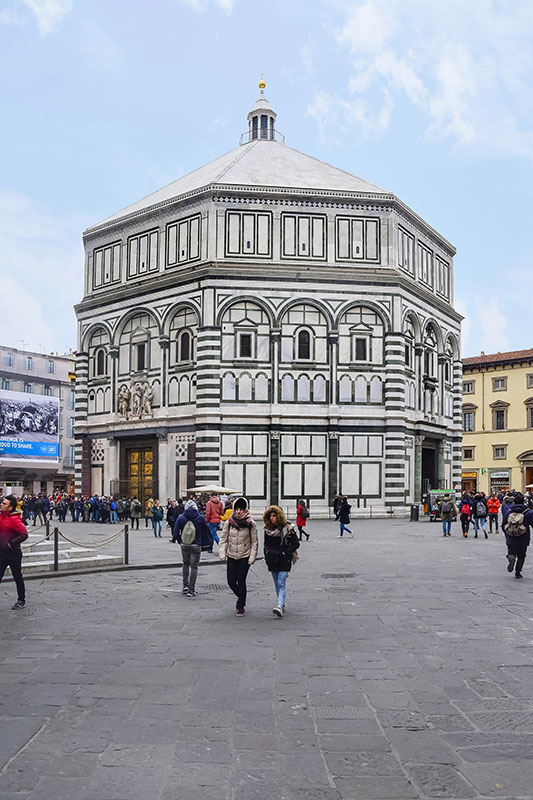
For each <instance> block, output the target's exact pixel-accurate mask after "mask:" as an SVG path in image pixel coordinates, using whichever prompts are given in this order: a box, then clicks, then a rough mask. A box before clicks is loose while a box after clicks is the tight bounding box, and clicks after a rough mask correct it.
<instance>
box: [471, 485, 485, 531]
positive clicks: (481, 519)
mask: <svg viewBox="0 0 533 800" xmlns="http://www.w3.org/2000/svg"><path fill="white" fill-rule="evenodd" d="M487 515H488V508H487V501H486V499H485V495H484V494H483V492H478V494H476V495H475V497H474V504H473V507H472V517H473V518H474V531H475V533H474V539H477V538H478V536H477V532H478V530H479V529H480V528H481V530H482V531H483V533H484V534H485V539H488V538H489V537H488V534H487V531H486V530H485V523H486V521H487Z"/></svg>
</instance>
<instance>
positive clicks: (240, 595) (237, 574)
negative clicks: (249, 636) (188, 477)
mask: <svg viewBox="0 0 533 800" xmlns="http://www.w3.org/2000/svg"><path fill="white" fill-rule="evenodd" d="M207 505H209V503H208V504H207ZM218 555H219V557H220V558H221V560H222V561H225V562H226V570H227V579H228V586H229V588H230V589H231V591H232V592H233V594H234V595H235V596H236V597H237V602H236V603H235V611H236V614H237V616H238V617H243V616H244V615H245V613H246V576H247V575H248V570H249V569H250V567H251V566H252V564H253V563H254V562H255V560H256V558H257V526H256V524H255V522H254V521H253V519H252V517H251V515H250V510H249V508H248V501H247V500H246V498H245V497H238V498H237V500H235V502H234V504H233V513H232V514H231V516H230V517H229V518H228V519H227V520H226V522H225V523H224V527H223V528H222V533H221V535H220V543H219V548H218Z"/></svg>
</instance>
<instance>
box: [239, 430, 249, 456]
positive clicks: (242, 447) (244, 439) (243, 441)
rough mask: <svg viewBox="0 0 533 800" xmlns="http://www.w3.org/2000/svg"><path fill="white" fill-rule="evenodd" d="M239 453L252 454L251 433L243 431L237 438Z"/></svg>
mask: <svg viewBox="0 0 533 800" xmlns="http://www.w3.org/2000/svg"><path fill="white" fill-rule="evenodd" d="M237 453H238V454H239V455H240V456H251V455H252V436H251V434H250V433H242V434H240V436H239V438H238V439H237Z"/></svg>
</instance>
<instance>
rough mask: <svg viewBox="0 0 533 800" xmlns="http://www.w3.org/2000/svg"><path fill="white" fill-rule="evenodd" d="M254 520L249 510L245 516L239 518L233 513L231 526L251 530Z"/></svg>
mask: <svg viewBox="0 0 533 800" xmlns="http://www.w3.org/2000/svg"><path fill="white" fill-rule="evenodd" d="M252 522H253V519H252V518H251V516H250V512H249V510H248V509H246V511H245V512H244V516H242V517H240V518H237V517H236V516H235V513H232V514H231V516H230V518H229V524H230V526H231V527H232V528H251V527H252Z"/></svg>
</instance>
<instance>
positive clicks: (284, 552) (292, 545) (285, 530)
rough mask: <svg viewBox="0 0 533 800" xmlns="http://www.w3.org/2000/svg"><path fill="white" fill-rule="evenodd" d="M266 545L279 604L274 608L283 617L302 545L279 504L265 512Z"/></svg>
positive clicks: (277, 614) (266, 557) (265, 553)
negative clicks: (288, 589) (291, 573)
mask: <svg viewBox="0 0 533 800" xmlns="http://www.w3.org/2000/svg"><path fill="white" fill-rule="evenodd" d="M263 523H264V526H265V527H264V535H265V538H264V547H263V552H264V556H265V562H266V565H267V567H268V571H269V572H270V573H271V574H272V579H273V581H274V586H275V588H276V596H277V599H278V604H277V606H276V607H275V608H273V609H272V613H273V614H275V615H276V617H282V616H283V613H284V611H285V594H286V583H287V576H288V574H289V572H290V571H291V567H292V565H293V563H294V562H295V561H296V560H297V558H298V556H297V555H296V551H297V550H298V548H299V547H300V542H299V540H298V535H297V533H296V531H295V530H294V526H293V525H291V524H290V522H287V520H286V519H285V514H284V513H283V511H282V509H281V508H280V507H279V506H269V507H268V508H267V510H266V511H265V513H264V514H263Z"/></svg>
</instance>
